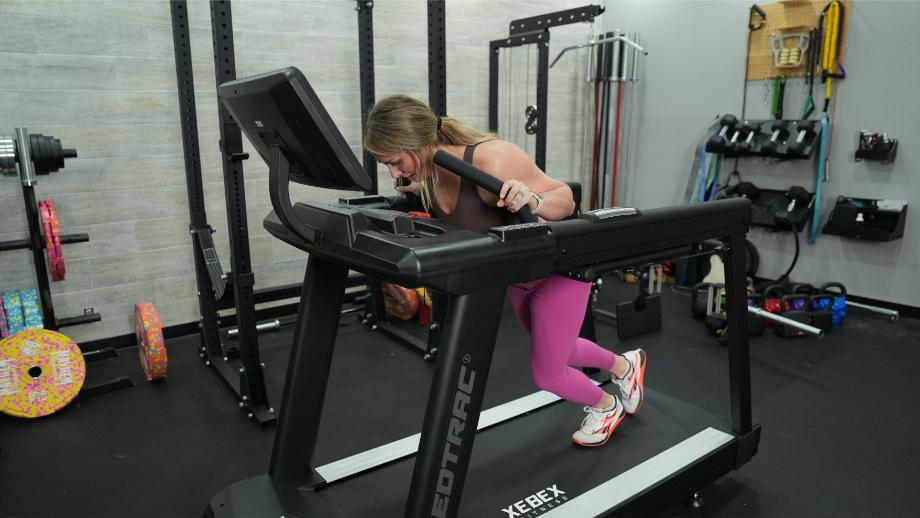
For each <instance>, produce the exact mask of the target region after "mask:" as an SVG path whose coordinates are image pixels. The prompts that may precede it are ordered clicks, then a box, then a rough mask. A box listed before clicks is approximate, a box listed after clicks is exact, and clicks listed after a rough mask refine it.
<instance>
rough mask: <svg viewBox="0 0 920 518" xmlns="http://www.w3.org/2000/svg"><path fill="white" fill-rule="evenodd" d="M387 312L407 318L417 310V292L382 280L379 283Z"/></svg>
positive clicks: (412, 315)
mask: <svg viewBox="0 0 920 518" xmlns="http://www.w3.org/2000/svg"><path fill="white" fill-rule="evenodd" d="M380 288H381V290H382V291H383V300H384V305H385V307H386V311H387V313H389V314H391V315H393V316H394V317H397V318H401V319H403V320H409V319H410V318H412V317H414V316H415V313H416V312H418V306H419V299H418V293H416V292H415V290H412V289H409V288H403V287H402V286H397V285H395V284H392V283H389V282H386V281H383V282H382V283H381V285H380Z"/></svg>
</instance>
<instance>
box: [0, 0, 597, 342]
mask: <svg viewBox="0 0 920 518" xmlns="http://www.w3.org/2000/svg"><path fill="white" fill-rule="evenodd" d="M586 3H587V2H585V1H583V0H581V1H572V0H555V1H550V0H537V1H530V2H515V1H513V0H448V2H447V38H448V50H447V66H448V84H449V86H448V104H447V106H448V113H449V114H450V115H452V116H456V117H459V118H461V119H464V120H466V121H467V122H469V123H470V124H472V125H473V126H476V127H479V128H481V129H486V128H485V126H486V123H487V115H488V107H487V101H488V99H487V93H488V42H489V40H492V39H497V38H500V37H502V36H505V35H506V34H507V30H508V22H510V21H511V20H512V19H515V18H521V17H526V16H532V15H536V14H541V13H545V12H550V11H555V10H560V9H566V8H569V7H575V6H578V5H583V4H586ZM232 8H233V23H234V32H235V34H234V38H235V51H236V65H237V74H238V76H240V77H243V76H246V75H250V74H254V73H259V72H264V71H266V70H270V69H273V68H279V67H282V66H287V65H295V66H297V67H299V68H300V69H301V70H302V71H303V72H304V73H305V75H306V76H307V77H308V78H309V79H310V81H311V83H312V85H313V86H314V88H315V89H316V90H317V92H318V94H319V96H320V98H321V99H322V101H323V102H324V103H325V104H326V108H327V109H328V110H329V112H330V114H331V115H332V116H333V118H334V119H335V121H336V123H337V124H338V126H339V128H340V129H341V131H342V133H343V134H344V135H345V137H346V138H347V139H348V141H349V143H351V144H352V147H353V149H354V150H355V152H356V153H360V147H359V146H360V107H359V89H358V88H359V85H358V50H357V17H356V13H355V11H354V2H351V1H347V0H309V1H304V0H296V1H293V0H292V1H280V0H237V1H235V2H233V3H232ZM189 20H190V27H191V36H192V55H193V60H194V66H195V77H194V80H195V89H196V96H197V97H196V101H197V107H198V114H197V115H198V123H199V139H200V140H199V142H200V148H201V163H202V171H203V175H204V182H205V191H206V203H207V210H208V219H209V223H210V224H211V225H212V226H214V227H215V228H216V229H217V234H216V235H215V238H216V239H217V246H218V252H219V254H220V257H221V259H222V262H223V263H224V267H225V268H227V269H229V262H230V257H229V246H228V242H227V240H226V236H227V232H226V227H227V225H226V214H225V204H224V194H223V183H222V170H221V167H220V160H219V159H220V155H219V152H218V148H217V140H218V127H217V99H216V96H215V93H214V65H213V57H212V48H211V45H212V44H211V36H210V14H209V5H208V2H206V1H204V0H193V1H191V2H189ZM426 24H427V11H426V3H425V2H422V1H420V0H413V1H409V0H380V1H378V2H376V5H375V7H374V28H375V51H376V56H375V60H376V76H377V77H376V91H377V95H378V97H380V96H383V95H386V94H391V93H408V94H410V95H414V96H416V97H419V98H421V99H426V100H427V96H428V80H427V25H426ZM596 26H597V28H598V30H599V29H600V26H601V25H600V22H598V23H597V24H596ZM588 31H589V27H588V25H587V24H579V25H575V26H570V27H565V28H559V29H556V30H554V32H553V41H552V47H551V56H553V57H554V56H555V52H556V51H557V50H558V49H561V48H562V47H563V46H566V45H571V44H574V43H579V42H581V41H583V40H584V39H586V38H587V34H588ZM172 47H173V45H172V29H171V24H170V11H169V5H168V2H167V1H166V0H111V1H101V0H92V1H90V0H83V1H77V0H67V1H65V0H0V135H3V134H12V133H13V128H16V127H26V128H28V129H29V130H30V131H32V132H35V133H44V134H46V135H54V136H55V137H57V138H60V139H61V141H62V142H63V143H64V145H65V146H66V147H73V148H76V149H77V150H78V152H79V155H80V156H79V158H77V159H72V160H69V161H68V162H67V166H66V168H65V169H64V170H62V171H60V172H58V173H55V174H53V175H51V176H48V177H42V178H41V179H40V181H39V184H38V185H37V187H36V192H37V195H38V198H39V199H45V198H48V199H52V200H54V201H55V203H56V205H57V208H58V215H59V218H60V221H61V228H62V232H64V233H82V232H85V233H88V234H89V235H90V239H91V240H90V241H89V242H88V243H80V244H74V245H68V246H66V247H65V250H64V255H65V258H66V260H67V268H68V275H67V280H66V281H64V282H59V283H54V284H53V285H52V288H53V289H52V293H53V296H54V303H55V309H56V311H57V314H58V316H59V317H65V316H73V315H77V314H81V313H82V312H83V310H84V308H89V307H92V308H94V309H95V310H96V311H98V312H100V313H102V315H103V319H102V321H101V322H99V323H94V324H88V325H83V326H78V327H71V328H65V329H64V330H63V331H64V332H65V333H66V334H68V335H69V336H71V337H73V338H74V339H75V340H77V341H85V340H92V339H98V338H105V337H110V336H115V335H121V334H126V333H130V332H132V324H131V314H132V311H133V304H134V303H136V302H142V301H153V302H154V303H156V305H157V307H158V308H159V310H160V313H161V315H162V317H163V320H164V323H165V324H166V325H173V324H179V323H184V322H191V321H194V320H197V318H198V308H197V301H196V288H195V279H194V268H193V264H192V250H191V240H190V238H189V236H188V230H187V229H188V206H187V197H186V187H185V171H184V163H183V157H182V149H181V132H180V129H179V124H178V118H179V110H178V103H177V94H176V79H175V65H174V62H173V48H172ZM579 61H580V60H570V59H567V60H563V61H561V62H560V65H557V66H556V67H554V68H553V69H552V73H551V83H550V95H551V101H550V102H551V109H550V120H549V131H550V138H549V146H548V153H547V155H548V163H547V170H548V171H549V172H551V173H552V174H554V175H555V176H557V177H560V178H565V179H568V178H574V177H576V173H575V171H574V169H573V164H575V163H577V159H576V157H577V156H578V153H579V152H580V149H581V144H580V140H579V139H580V137H581V136H580V127H581V126H580V122H578V121H579V117H580V113H581V111H580V110H581V108H580V106H581V104H580V103H581V102H582V98H583V95H584V92H583V88H584V85H583V83H581V82H580V81H579V80H578V79H577V78H579V77H580V76H581V74H582V72H581V71H580V67H581V64H580V63H579ZM522 110H523V106H522V107H521V111H522ZM247 148H248V145H247ZM245 174H246V193H247V204H248V215H249V225H250V234H251V238H250V247H251V253H252V261H253V269H254V271H255V276H256V283H257V284H256V286H257V287H267V286H273V285H278V284H284V283H292V282H299V281H300V280H301V279H302V275H303V270H304V265H305V259H304V257H303V255H302V254H301V253H300V252H298V251H297V250H294V249H293V248H291V247H289V246H286V245H284V244H282V243H280V242H278V241H277V240H275V239H273V238H271V237H270V236H269V235H268V234H267V233H266V232H265V231H264V230H263V229H262V227H261V219H262V217H263V216H264V215H265V214H266V213H267V212H268V211H269V210H270V203H269V200H268V195H267V182H266V178H267V167H265V165H264V164H262V163H260V162H258V161H257V160H252V161H249V162H247V163H246V164H245ZM379 177H380V181H381V186H382V190H384V191H386V190H388V188H389V185H390V184H391V182H390V181H389V179H388V178H387V177H386V175H385V172H384V171H380V172H379ZM294 193H295V194H294V196H296V197H297V198H299V199H311V200H319V199H331V198H334V197H336V196H337V194H338V193H329V192H322V191H319V190H313V189H295V191H294ZM0 221H2V225H0V240H12V239H21V238H22V237H24V235H25V232H26V229H27V225H26V221H25V217H24V209H23V202H22V196H21V190H20V187H19V184H18V183H17V182H16V181H15V180H14V179H11V178H0ZM31 262H32V258H31V255H30V253H29V252H28V251H15V252H5V253H2V254H0V289H9V288H25V287H29V286H34V285H35V279H34V270H33V269H32V264H31Z"/></svg>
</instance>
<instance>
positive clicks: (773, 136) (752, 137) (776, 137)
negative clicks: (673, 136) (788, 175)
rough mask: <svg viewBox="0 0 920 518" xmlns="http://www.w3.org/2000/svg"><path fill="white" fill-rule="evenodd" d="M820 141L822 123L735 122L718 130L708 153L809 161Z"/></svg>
mask: <svg viewBox="0 0 920 518" xmlns="http://www.w3.org/2000/svg"><path fill="white" fill-rule="evenodd" d="M728 117H731V116H728ZM731 118H732V119H734V117H731ZM724 120H725V118H724V117H723V121H724ZM800 136H801V139H800V138H799V137H800ZM820 138H821V122H820V121H817V120H745V121H740V123H739V122H738V121H735V124H731V125H721V126H717V127H716V129H715V133H714V134H713V135H712V136H711V137H710V138H709V139H708V140H707V143H706V151H707V152H709V153H719V154H721V155H724V156H730V157H740V156H766V157H773V158H808V157H810V156H811V154H812V152H814V150H815V149H816V148H817V147H818V143H819V142H820Z"/></svg>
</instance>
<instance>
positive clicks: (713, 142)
mask: <svg viewBox="0 0 920 518" xmlns="http://www.w3.org/2000/svg"><path fill="white" fill-rule="evenodd" d="M719 124H721V125H722V129H720V130H719V133H717V134H715V135H713V136H712V138H710V139H709V142H708V144H707V145H706V151H709V152H710V153H720V152H722V151H724V150H725V149H726V148H727V147H728V132H729V131H734V130H735V126H737V125H738V119H737V118H735V116H734V115H723V116H722V118H721V119H719ZM736 134H737V132H736V131H735V132H734V133H732V138H734V137H735V135H736Z"/></svg>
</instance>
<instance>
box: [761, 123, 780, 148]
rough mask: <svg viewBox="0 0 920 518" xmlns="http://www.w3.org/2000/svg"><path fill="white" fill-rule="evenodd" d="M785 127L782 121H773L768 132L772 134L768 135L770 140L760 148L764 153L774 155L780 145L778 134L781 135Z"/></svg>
mask: <svg viewBox="0 0 920 518" xmlns="http://www.w3.org/2000/svg"><path fill="white" fill-rule="evenodd" d="M785 125H786V123H785V122H783V121H773V124H771V125H770V130H771V131H772V132H773V134H772V135H770V139H769V140H767V141H766V142H765V143H764V145H763V148H762V149H763V150H764V151H766V152H768V153H776V151H777V150H778V149H779V146H780V143H781V142H780V140H779V137H780V134H782V132H783V126H785Z"/></svg>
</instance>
